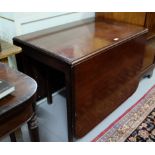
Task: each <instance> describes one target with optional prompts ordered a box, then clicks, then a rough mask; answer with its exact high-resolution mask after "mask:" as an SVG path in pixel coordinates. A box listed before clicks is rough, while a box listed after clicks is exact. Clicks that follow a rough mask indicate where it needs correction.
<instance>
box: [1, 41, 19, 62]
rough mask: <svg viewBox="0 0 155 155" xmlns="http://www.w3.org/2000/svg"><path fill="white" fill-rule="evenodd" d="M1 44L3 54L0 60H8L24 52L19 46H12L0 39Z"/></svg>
mask: <svg viewBox="0 0 155 155" xmlns="http://www.w3.org/2000/svg"><path fill="white" fill-rule="evenodd" d="M0 43H1V52H0V59H4V58H7V57H8V56H12V55H15V54H18V53H20V52H21V51H22V49H21V48H20V47H18V46H15V45H12V44H11V43H8V42H6V41H4V40H1V39H0Z"/></svg>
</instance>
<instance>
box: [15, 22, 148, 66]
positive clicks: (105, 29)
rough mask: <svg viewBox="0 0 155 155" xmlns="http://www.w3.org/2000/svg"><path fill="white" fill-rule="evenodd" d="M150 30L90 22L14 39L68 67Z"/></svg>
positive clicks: (114, 23) (117, 23) (117, 24)
mask: <svg viewBox="0 0 155 155" xmlns="http://www.w3.org/2000/svg"><path fill="white" fill-rule="evenodd" d="M146 32H147V29H145V28H143V27H139V26H135V25H131V24H126V23H120V22H114V21H109V20H108V21H104V22H103V21H91V22H88V23H84V24H81V25H78V26H73V27H69V28H65V29H62V30H59V31H56V32H53V29H52V28H50V29H46V30H42V31H38V32H34V33H31V34H27V35H23V36H19V37H16V38H14V39H15V40H17V41H20V42H22V43H24V44H26V45H29V46H31V47H33V48H37V49H39V50H40V51H43V52H44V53H46V54H48V55H51V56H53V57H56V58H58V59H60V60H62V61H65V62H67V63H69V64H74V63H77V62H79V61H81V60H83V59H85V58H88V57H90V56H93V55H95V54H97V53H98V52H101V51H105V49H107V48H110V47H112V46H115V45H118V44H120V43H122V42H125V41H126V40H129V39H131V38H133V37H137V36H139V35H141V34H143V33H146Z"/></svg>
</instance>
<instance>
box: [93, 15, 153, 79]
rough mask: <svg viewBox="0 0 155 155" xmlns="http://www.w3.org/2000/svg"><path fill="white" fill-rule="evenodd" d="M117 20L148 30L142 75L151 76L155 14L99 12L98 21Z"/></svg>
mask: <svg viewBox="0 0 155 155" xmlns="http://www.w3.org/2000/svg"><path fill="white" fill-rule="evenodd" d="M104 19H109V20H115V21H121V22H126V23H131V24H135V25H139V26H143V27H146V28H148V30H149V32H148V34H147V43H146V51H145V54H144V61H143V68H142V72H141V74H142V75H143V76H150V75H151V74H152V71H153V68H154V56H155V13H154V12H108V13H105V12H98V13H96V20H104Z"/></svg>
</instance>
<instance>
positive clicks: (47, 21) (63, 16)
mask: <svg viewBox="0 0 155 155" xmlns="http://www.w3.org/2000/svg"><path fill="white" fill-rule="evenodd" d="M94 17H95V13H93V12H48V13H47V12H46V13H45V12H44V13H41V12H34V13H33V12H28V13H24V12H21V13H11V12H3V13H2V12H1V13H0V26H1V27H0V37H1V38H3V39H4V40H7V41H9V42H11V41H12V38H13V37H14V36H17V35H22V34H27V33H30V32H34V31H38V30H42V29H45V28H49V27H55V26H58V25H63V24H66V23H70V22H74V21H78V20H84V19H88V18H94Z"/></svg>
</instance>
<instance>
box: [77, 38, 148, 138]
mask: <svg viewBox="0 0 155 155" xmlns="http://www.w3.org/2000/svg"><path fill="white" fill-rule="evenodd" d="M144 46H145V39H144V38H138V39H135V40H132V41H129V42H127V43H124V44H122V45H120V46H117V47H115V48H113V49H111V50H108V51H106V53H102V54H99V55H98V56H96V57H94V58H92V59H90V60H87V61H85V62H83V63H81V64H79V65H78V66H75V82H74V83H75V102H76V136H77V137H78V138H79V137H82V136H84V135H85V134H86V133H87V132H88V131H90V130H91V129H92V128H93V127H95V126H96V125H97V124H98V123H99V122H100V121H102V120H103V119H104V118H105V117H106V116H107V115H109V114H110V113H111V112H112V111H113V110H114V109H115V108H117V107H118V106H119V105H120V104H121V103H122V102H123V101H124V100H126V99H127V98H128V97H129V96H130V95H131V94H132V93H133V92H134V91H135V89H136V88H137V85H138V81H139V73H140V70H141V67H142V61H143V54H144Z"/></svg>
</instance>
